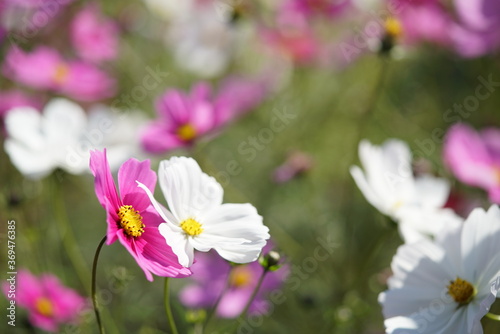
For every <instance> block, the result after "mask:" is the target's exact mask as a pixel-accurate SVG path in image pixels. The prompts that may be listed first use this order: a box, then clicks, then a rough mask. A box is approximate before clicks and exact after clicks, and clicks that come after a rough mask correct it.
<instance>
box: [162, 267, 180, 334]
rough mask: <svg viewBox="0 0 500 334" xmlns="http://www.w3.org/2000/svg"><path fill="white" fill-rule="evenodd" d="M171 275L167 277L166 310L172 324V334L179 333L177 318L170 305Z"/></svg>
mask: <svg viewBox="0 0 500 334" xmlns="http://www.w3.org/2000/svg"><path fill="white" fill-rule="evenodd" d="M169 283H170V277H165V312H166V313H167V319H168V322H169V324H170V329H171V330H172V334H179V332H178V331H177V326H176V325H175V319H174V316H173V315H172V307H171V305H170V288H169Z"/></svg>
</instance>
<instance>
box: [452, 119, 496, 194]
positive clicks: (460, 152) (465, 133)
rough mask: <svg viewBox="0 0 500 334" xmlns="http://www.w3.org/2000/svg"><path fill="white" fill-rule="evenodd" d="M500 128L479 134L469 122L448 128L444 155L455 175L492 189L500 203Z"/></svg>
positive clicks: (489, 189) (465, 180) (470, 183)
mask: <svg viewBox="0 0 500 334" xmlns="http://www.w3.org/2000/svg"><path fill="white" fill-rule="evenodd" d="M499 139H500V130H498V129H495V128H489V129H485V130H483V131H481V132H480V133H477V132H476V131H474V130H473V129H471V128H470V127H469V126H467V125H465V124H457V125H454V126H453V127H451V128H450V130H448V133H447V135H446V137H445V141H444V148H443V156H444V161H445V163H446V164H447V165H448V166H449V168H450V169H451V171H452V172H453V174H454V175H455V176H456V177H457V178H458V179H459V180H460V181H462V182H464V183H466V184H469V185H472V186H477V187H481V188H483V189H485V190H487V191H488V194H489V197H490V200H491V201H492V202H495V203H500V146H499V144H498V143H499Z"/></svg>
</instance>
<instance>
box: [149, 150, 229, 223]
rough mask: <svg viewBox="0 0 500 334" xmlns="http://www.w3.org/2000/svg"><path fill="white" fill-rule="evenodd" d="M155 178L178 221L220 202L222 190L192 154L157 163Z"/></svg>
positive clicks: (195, 216) (204, 210) (208, 209)
mask: <svg viewBox="0 0 500 334" xmlns="http://www.w3.org/2000/svg"><path fill="white" fill-rule="evenodd" d="M158 179H159V182H160V187H161V189H162V191H163V195H164V196H165V199H166V200H167V203H168V207H169V209H170V211H171V212H172V213H173V214H174V216H176V217H177V218H178V219H179V220H180V221H182V220H184V219H188V218H198V219H199V217H198V216H199V215H200V213H201V212H207V211H210V210H211V209H212V208H214V207H217V206H218V205H220V204H221V203H222V196H223V193H224V192H223V190H222V187H221V186H220V184H219V183H218V182H217V181H216V180H215V179H214V178H213V177H210V176H208V175H206V174H205V173H203V172H202V171H201V169H200V166H198V163H197V162H196V161H195V160H194V159H192V158H186V157H172V158H170V160H164V161H162V162H161V163H160V169H159V172H158Z"/></svg>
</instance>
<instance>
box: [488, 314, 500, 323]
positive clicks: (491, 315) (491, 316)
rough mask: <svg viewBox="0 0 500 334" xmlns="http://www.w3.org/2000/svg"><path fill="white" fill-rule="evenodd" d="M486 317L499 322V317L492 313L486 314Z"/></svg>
mask: <svg viewBox="0 0 500 334" xmlns="http://www.w3.org/2000/svg"><path fill="white" fill-rule="evenodd" d="M486 317H487V318H490V319H492V320H496V321H500V315H498V314H493V313H486Z"/></svg>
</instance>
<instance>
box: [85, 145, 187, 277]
mask: <svg viewBox="0 0 500 334" xmlns="http://www.w3.org/2000/svg"><path fill="white" fill-rule="evenodd" d="M90 169H91V170H92V173H93V174H94V176H95V192H96V195H97V198H98V199H99V202H100V203H101V205H102V207H103V208H104V209H105V210H106V213H107V219H106V220H107V223H108V231H107V240H106V243H107V244H108V245H110V244H112V243H113V242H115V241H116V240H120V243H121V244H122V245H123V246H124V247H125V248H126V249H127V250H128V251H129V253H130V254H131V255H132V256H133V258H134V259H135V260H136V261H137V264H138V265H139V267H141V269H142V270H143V271H144V274H145V275H146V277H147V279H148V280H149V281H152V280H153V275H152V274H155V275H158V276H164V277H186V276H189V275H190V274H191V271H190V270H189V269H187V268H184V267H183V266H181V265H180V264H179V261H178V260H177V256H176V255H175V254H174V253H173V252H172V249H171V248H170V247H169V246H168V245H167V243H166V242H165V238H164V237H162V236H161V234H160V232H159V231H158V225H160V224H161V223H162V222H163V220H162V218H161V217H160V216H159V215H158V214H157V213H156V211H154V209H153V208H152V207H151V203H150V202H149V199H148V196H147V195H146V193H145V192H144V191H142V190H141V189H139V188H138V187H137V183H136V181H139V182H141V183H142V184H144V185H145V186H146V187H147V188H148V189H149V190H150V191H154V188H155V185H156V174H155V173H154V172H153V171H152V170H151V168H150V163H149V160H146V161H142V162H139V161H137V160H135V159H129V160H128V161H126V162H125V163H124V164H123V165H122V166H121V167H120V170H119V171H118V186H119V189H120V194H118V192H117V191H116V188H115V183H114V181H113V176H112V175H111V171H110V169H109V164H108V160H107V158H106V150H104V152H100V151H92V152H91V155H90Z"/></svg>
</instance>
